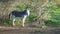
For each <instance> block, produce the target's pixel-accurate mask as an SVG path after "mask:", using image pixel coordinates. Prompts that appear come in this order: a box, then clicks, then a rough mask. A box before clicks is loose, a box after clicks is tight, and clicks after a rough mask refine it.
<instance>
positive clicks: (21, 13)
mask: <svg viewBox="0 0 60 34" xmlns="http://www.w3.org/2000/svg"><path fill="white" fill-rule="evenodd" d="M29 15H30V10H29V9H26V10H24V11H17V10H14V11H12V12H11V13H10V14H9V16H11V17H12V25H13V26H15V23H14V21H15V18H16V17H18V18H21V19H22V26H23V27H24V22H25V20H26V18H27V17H28V16H29Z"/></svg>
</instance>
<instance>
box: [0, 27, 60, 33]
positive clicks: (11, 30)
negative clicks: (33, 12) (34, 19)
mask: <svg viewBox="0 0 60 34" xmlns="http://www.w3.org/2000/svg"><path fill="white" fill-rule="evenodd" d="M0 34H60V28H47V29H41V28H32V27H3V26H1V27H0Z"/></svg>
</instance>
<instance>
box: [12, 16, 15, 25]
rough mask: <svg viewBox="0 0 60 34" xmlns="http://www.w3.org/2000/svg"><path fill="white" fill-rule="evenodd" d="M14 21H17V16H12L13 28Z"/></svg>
mask: <svg viewBox="0 0 60 34" xmlns="http://www.w3.org/2000/svg"><path fill="white" fill-rule="evenodd" d="M14 21H15V16H12V25H13V26H15V23H14Z"/></svg>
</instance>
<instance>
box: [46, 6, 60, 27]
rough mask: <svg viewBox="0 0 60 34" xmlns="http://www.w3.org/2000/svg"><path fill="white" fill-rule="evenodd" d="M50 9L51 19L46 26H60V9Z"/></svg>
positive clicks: (52, 7) (53, 7) (54, 7)
mask: <svg viewBox="0 0 60 34" xmlns="http://www.w3.org/2000/svg"><path fill="white" fill-rule="evenodd" d="M49 9H50V16H51V18H49V19H47V20H46V21H45V24H46V25H49V26H56V27H58V26H60V8H59V7H58V6H51V7H49Z"/></svg>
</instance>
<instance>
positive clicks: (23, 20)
mask: <svg viewBox="0 0 60 34" xmlns="http://www.w3.org/2000/svg"><path fill="white" fill-rule="evenodd" d="M26 17H27V16H24V18H23V19H22V26H23V27H24V22H25V19H26Z"/></svg>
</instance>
